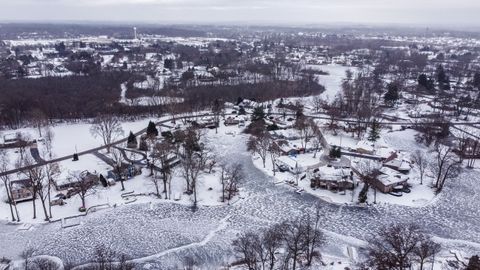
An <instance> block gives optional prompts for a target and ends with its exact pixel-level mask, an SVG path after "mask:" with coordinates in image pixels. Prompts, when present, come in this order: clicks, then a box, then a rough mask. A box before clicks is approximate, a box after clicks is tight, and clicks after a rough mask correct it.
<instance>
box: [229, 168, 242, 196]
mask: <svg viewBox="0 0 480 270" xmlns="http://www.w3.org/2000/svg"><path fill="white" fill-rule="evenodd" d="M226 173H227V179H228V181H227V185H226V186H225V188H226V193H227V200H229V201H230V200H231V199H232V197H233V195H234V194H235V193H237V192H238V184H239V183H240V182H242V181H243V179H244V174H243V166H242V164H240V163H233V164H231V165H230V166H228V167H227V172H226Z"/></svg>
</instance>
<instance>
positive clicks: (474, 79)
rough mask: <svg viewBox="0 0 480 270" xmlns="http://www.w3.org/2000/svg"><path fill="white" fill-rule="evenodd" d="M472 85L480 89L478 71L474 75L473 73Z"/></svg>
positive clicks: (479, 73)
mask: <svg viewBox="0 0 480 270" xmlns="http://www.w3.org/2000/svg"><path fill="white" fill-rule="evenodd" d="M472 84H473V87H474V88H476V89H477V90H480V72H475V75H473V82H472Z"/></svg>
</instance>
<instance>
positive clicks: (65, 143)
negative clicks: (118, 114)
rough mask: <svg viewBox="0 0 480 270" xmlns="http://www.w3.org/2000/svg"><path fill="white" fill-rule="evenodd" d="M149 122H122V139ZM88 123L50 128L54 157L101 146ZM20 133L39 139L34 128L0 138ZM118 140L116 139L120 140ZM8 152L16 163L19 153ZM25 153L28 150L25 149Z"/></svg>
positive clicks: (1, 134) (144, 120)
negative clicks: (52, 135)
mask: <svg viewBox="0 0 480 270" xmlns="http://www.w3.org/2000/svg"><path fill="white" fill-rule="evenodd" d="M150 120H154V121H156V120H157V119H151V118H145V119H143V120H138V121H130V122H128V121H127V122H123V123H122V129H123V131H124V136H122V137H121V138H124V137H126V136H128V133H129V132H130V131H132V132H137V131H140V130H142V129H144V128H146V127H147V125H148V122H149V121H150ZM91 126H92V125H91V124H90V123H87V122H85V123H61V124H56V125H53V126H52V131H53V134H54V137H53V142H52V146H53V147H52V151H53V154H54V157H63V156H67V155H73V154H74V153H75V152H82V151H85V150H89V149H92V148H95V147H99V146H102V145H103V142H102V139H101V138H100V137H94V136H93V135H92V133H91V132H90V128H91ZM18 132H20V133H22V134H23V135H27V136H28V138H30V139H38V138H40V137H41V136H40V134H39V132H38V130H37V129H35V128H20V129H16V130H3V131H0V137H1V138H3V135H4V134H12V133H13V134H15V133H18ZM121 138H118V139H121ZM38 148H39V150H40V153H42V151H43V149H44V142H41V141H40V142H38ZM8 151H9V157H11V158H10V160H12V161H16V160H17V159H18V156H19V153H15V152H18V151H16V149H11V150H8ZM26 152H27V153H28V152H29V150H28V149H27V151H26ZM14 164H15V163H14V162H11V167H12V169H13V166H14Z"/></svg>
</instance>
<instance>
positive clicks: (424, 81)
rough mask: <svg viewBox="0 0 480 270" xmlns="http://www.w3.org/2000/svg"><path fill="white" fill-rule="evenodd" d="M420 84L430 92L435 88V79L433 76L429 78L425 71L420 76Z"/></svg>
mask: <svg viewBox="0 0 480 270" xmlns="http://www.w3.org/2000/svg"><path fill="white" fill-rule="evenodd" d="M418 85H419V86H420V87H422V88H423V89H425V90H427V91H429V92H432V91H433V90H435V87H434V83H433V80H432V79H431V78H428V77H427V75H426V74H424V73H422V74H420V76H418Z"/></svg>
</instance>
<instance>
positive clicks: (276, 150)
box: [268, 140, 282, 176]
mask: <svg viewBox="0 0 480 270" xmlns="http://www.w3.org/2000/svg"><path fill="white" fill-rule="evenodd" d="M268 152H269V153H270V160H271V161H272V171H273V175H274V176H275V174H276V173H277V158H278V157H279V156H280V155H281V153H282V150H281V149H280V146H278V144H277V142H275V141H273V140H272V142H271V143H270V147H269V148H268Z"/></svg>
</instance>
